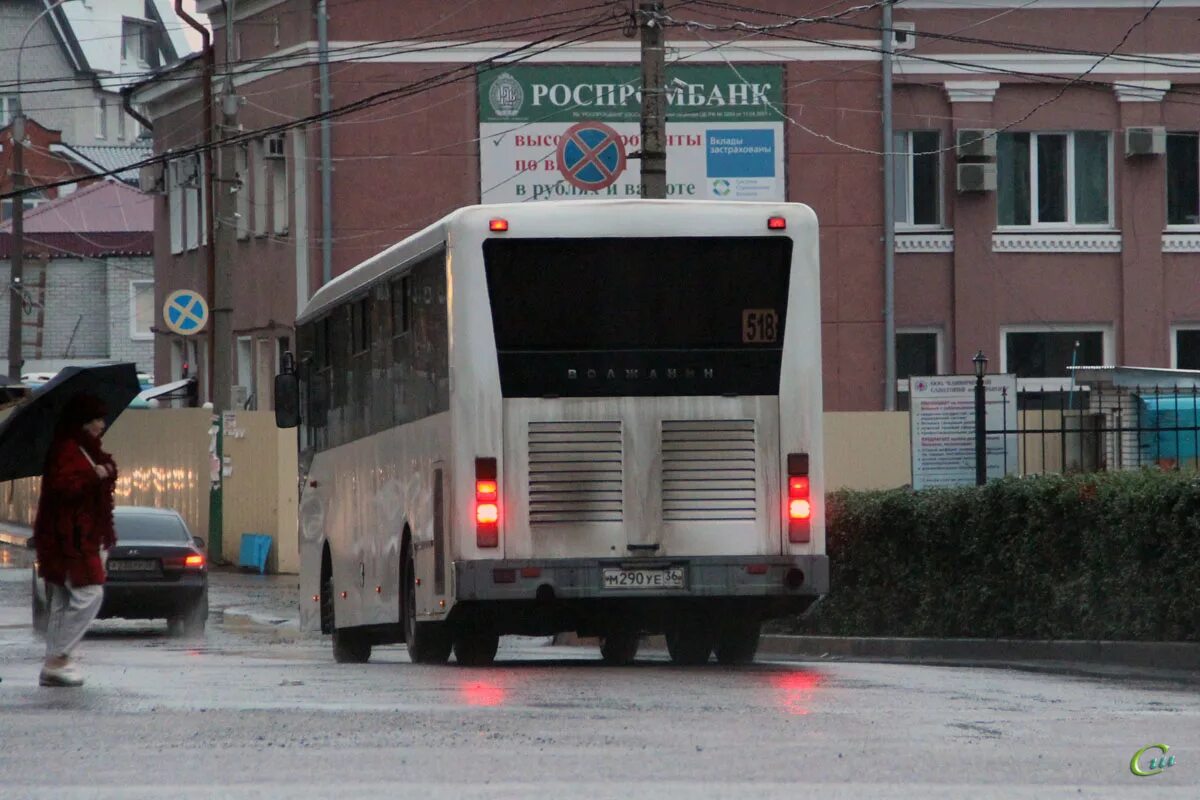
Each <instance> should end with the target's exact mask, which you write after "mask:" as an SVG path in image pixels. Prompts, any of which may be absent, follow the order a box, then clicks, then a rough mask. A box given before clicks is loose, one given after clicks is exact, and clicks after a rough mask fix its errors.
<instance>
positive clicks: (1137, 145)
mask: <svg viewBox="0 0 1200 800" xmlns="http://www.w3.org/2000/svg"><path fill="white" fill-rule="evenodd" d="M1165 152H1167V129H1166V128H1126V129H1125V157H1126V158H1128V157H1130V156H1160V155H1162V154H1163V153H1165Z"/></svg>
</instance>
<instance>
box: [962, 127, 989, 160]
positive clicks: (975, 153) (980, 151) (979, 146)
mask: <svg viewBox="0 0 1200 800" xmlns="http://www.w3.org/2000/svg"><path fill="white" fill-rule="evenodd" d="M954 149H955V150H956V151H957V152H958V157H959V158H995V157H996V132H995V131H994V130H987V129H982V128H960V129H958V130H956V131H955V132H954Z"/></svg>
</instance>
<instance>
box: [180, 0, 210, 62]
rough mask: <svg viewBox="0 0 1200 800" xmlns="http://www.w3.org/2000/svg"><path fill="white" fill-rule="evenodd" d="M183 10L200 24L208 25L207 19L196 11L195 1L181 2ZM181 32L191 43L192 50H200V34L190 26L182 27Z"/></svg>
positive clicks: (186, 0) (184, 0)
mask: <svg viewBox="0 0 1200 800" xmlns="http://www.w3.org/2000/svg"><path fill="white" fill-rule="evenodd" d="M183 10H184V11H186V12H187V13H189V14H191V15H192V16H193V17H195V18H196V19H197V20H199V21H200V22H203V23H204V24H206V25H207V24H208V17H207V16H205V15H204V14H200V13H198V12H197V11H196V0H183ZM183 30H184V33H186V34H187V39H188V41H189V42H191V44H192V49H193V50H199V49H200V33H199V32H198V31H196V30H193V29H192V26H190V25H184V26H183Z"/></svg>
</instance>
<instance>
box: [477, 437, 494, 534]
mask: <svg viewBox="0 0 1200 800" xmlns="http://www.w3.org/2000/svg"><path fill="white" fill-rule="evenodd" d="M499 502H500V484H499V483H498V482H497V480H496V459H494V458H477V459H475V544H476V545H477V546H478V547H499V546H500V505H499Z"/></svg>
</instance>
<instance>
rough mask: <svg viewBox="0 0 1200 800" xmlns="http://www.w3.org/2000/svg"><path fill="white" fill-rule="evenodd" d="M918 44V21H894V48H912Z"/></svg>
mask: <svg viewBox="0 0 1200 800" xmlns="http://www.w3.org/2000/svg"><path fill="white" fill-rule="evenodd" d="M916 46H917V23H915V22H893V23H892V50H893V51H895V50H912V49H913V48H914V47H916Z"/></svg>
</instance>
